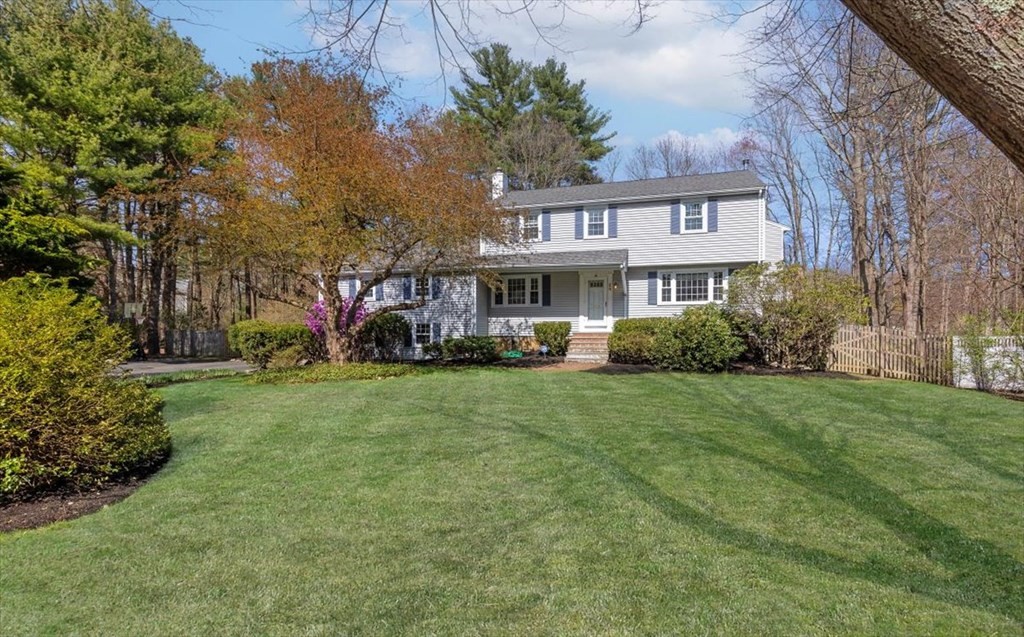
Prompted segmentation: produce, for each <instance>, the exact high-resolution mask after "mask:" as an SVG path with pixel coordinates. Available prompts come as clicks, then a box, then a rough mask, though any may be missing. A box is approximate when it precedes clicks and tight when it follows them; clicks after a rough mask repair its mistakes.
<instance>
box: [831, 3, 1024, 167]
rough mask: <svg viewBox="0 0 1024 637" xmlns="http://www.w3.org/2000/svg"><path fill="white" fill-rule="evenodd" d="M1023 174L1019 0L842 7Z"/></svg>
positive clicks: (1023, 22)
mask: <svg viewBox="0 0 1024 637" xmlns="http://www.w3.org/2000/svg"><path fill="white" fill-rule="evenodd" d="M843 4H845V5H846V6H847V7H848V8H849V9H850V11H852V12H853V13H854V14H855V15H857V17H859V18H860V19H861V20H863V21H864V23H865V24H867V25H868V26H869V27H870V28H871V29H872V30H873V31H874V32H875V33H877V34H878V35H879V37H881V38H882V40H884V41H885V43H886V44H888V45H889V47H890V48H892V50H893V51H895V52H896V53H897V54H899V56H900V57H902V58H903V59H904V60H905V61H906V62H907V64H909V65H910V66H911V67H913V69H914V70H915V71H917V72H918V74H920V75H921V77H923V78H924V79H926V80H927V81H928V83H929V84H931V85H932V86H934V87H935V88H936V89H937V90H938V91H939V92H940V93H942V94H943V95H945V96H946V98H948V99H949V101H950V102H952V103H953V105H954V106H956V107H957V108H958V109H959V110H960V112H961V113H963V114H964V115H965V116H966V117H967V119H969V120H971V122H973V123H974V125H975V126H977V127H978V128H979V129H980V130H981V131H982V132H983V133H985V135H986V136H987V137H988V138H989V139H991V140H992V142H993V143H995V145H996V146H998V147H999V148H1000V150H1002V151H1003V152H1004V153H1006V156H1007V157H1009V158H1010V160H1011V161H1013V163H1015V164H1016V165H1017V167H1018V168H1020V169H1021V170H1024V108H1021V105H1022V104H1024V72H1022V69H1024V46H1021V38H1022V37H1024V0H1007V1H1004V2H949V1H948V0H885V2H879V1H878V0H843Z"/></svg>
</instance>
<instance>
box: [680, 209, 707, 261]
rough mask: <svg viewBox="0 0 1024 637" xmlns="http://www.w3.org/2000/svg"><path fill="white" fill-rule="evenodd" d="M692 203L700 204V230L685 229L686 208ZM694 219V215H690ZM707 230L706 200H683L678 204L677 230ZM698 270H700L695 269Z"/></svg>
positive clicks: (690, 231) (685, 231) (698, 231)
mask: <svg viewBox="0 0 1024 637" xmlns="http://www.w3.org/2000/svg"><path fill="white" fill-rule="evenodd" d="M693 204H700V230H687V229H686V209H687V208H688V207H689V206H692V205H693ZM690 218H691V219H696V217H690ZM707 231H708V200H707V199H704V200H702V201H694V200H692V199H691V200H690V201H683V202H680V204H679V232H680V233H681V234H706V233H707ZM697 272H700V270H697Z"/></svg>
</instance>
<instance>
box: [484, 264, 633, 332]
mask: <svg viewBox="0 0 1024 637" xmlns="http://www.w3.org/2000/svg"><path fill="white" fill-rule="evenodd" d="M538 274H549V275H550V276H551V305H550V306H547V307H544V306H536V305H534V306H528V307H509V306H504V305H497V306H496V305H494V299H493V297H492V295H491V293H490V289H489V288H487V287H486V286H482V289H483V290H484V291H485V293H486V297H487V298H486V308H485V309H486V329H487V334H490V335H492V336H506V335H515V336H530V335H532V334H533V324H534V323H537V322H541V321H569V322H570V323H571V324H572V330H573V331H574V332H575V331H577V330H578V329H579V323H580V274H579V272H575V271H560V272H539V273H538ZM612 284H613V285H612V316H614V317H615V318H624V317H625V316H626V296H625V294H624V293H623V288H622V273H621V272H614V273H613V274H612ZM481 285H482V284H481ZM616 286H617V287H618V289H617V290H616V289H615V287H616Z"/></svg>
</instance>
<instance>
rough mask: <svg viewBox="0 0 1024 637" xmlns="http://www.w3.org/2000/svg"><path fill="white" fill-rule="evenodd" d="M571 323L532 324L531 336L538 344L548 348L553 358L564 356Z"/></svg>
mask: <svg viewBox="0 0 1024 637" xmlns="http://www.w3.org/2000/svg"><path fill="white" fill-rule="evenodd" d="M570 331H572V323H570V322H569V321H548V322H541V323H534V324H533V335H534V336H535V337H536V338H537V340H538V341H539V342H540V343H543V344H545V345H547V346H548V349H549V350H550V353H551V354H552V355H554V356H565V353H566V352H567V351H568V349H569V332H570Z"/></svg>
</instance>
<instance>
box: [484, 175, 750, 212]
mask: <svg viewBox="0 0 1024 637" xmlns="http://www.w3.org/2000/svg"><path fill="white" fill-rule="evenodd" d="M765 185H766V184H765V183H764V182H763V181H761V180H760V179H759V178H758V176H757V175H755V174H754V173H753V172H751V171H749V170H734V171H731V172H724V173H708V174H705V175H686V176H683V177H662V178H660V179H639V180H636V181H613V182H610V183H602V184H588V185H585V186H568V187H565V188H544V189H541V190H515V191H512V192H509V193H507V194H506V195H505V196H504V197H503V198H502V202H503V203H505V204H506V205H508V206H510V207H517V208H518V207H527V206H558V205H568V204H576V203H584V202H590V201H595V202H596V201H625V200H629V199H652V198H656V197H661V196H664V197H677V196H686V195H696V194H712V193H716V192H729V191H743V190H758V189H760V188H764V187H765Z"/></svg>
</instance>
